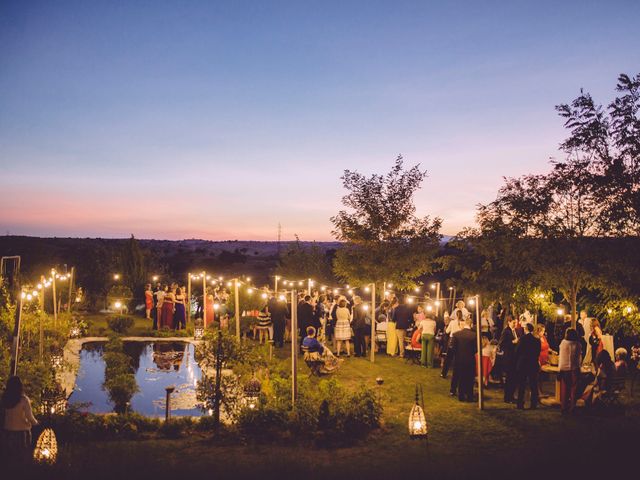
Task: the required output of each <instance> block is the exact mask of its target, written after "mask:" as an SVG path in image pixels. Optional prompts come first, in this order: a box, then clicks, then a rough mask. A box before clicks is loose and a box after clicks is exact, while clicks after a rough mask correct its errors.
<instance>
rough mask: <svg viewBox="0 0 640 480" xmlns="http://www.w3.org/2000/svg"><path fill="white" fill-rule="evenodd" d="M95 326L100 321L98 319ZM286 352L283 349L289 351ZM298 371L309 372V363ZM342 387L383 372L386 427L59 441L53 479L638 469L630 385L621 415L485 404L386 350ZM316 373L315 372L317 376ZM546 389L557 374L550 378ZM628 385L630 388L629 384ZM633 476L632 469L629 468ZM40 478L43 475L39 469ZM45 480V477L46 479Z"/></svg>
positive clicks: (635, 405) (638, 422) (348, 367)
mask: <svg viewBox="0 0 640 480" xmlns="http://www.w3.org/2000/svg"><path fill="white" fill-rule="evenodd" d="M92 328H93V327H92ZM287 353H288V350H286V349H285V350H283V351H279V352H278V355H279V356H282V358H284V357H286V355H287ZM299 372H300V375H307V373H308V370H307V367H306V365H304V363H303V362H300V366H299ZM336 375H337V377H338V379H339V380H340V382H341V383H342V384H344V385H347V386H348V385H351V386H357V385H359V384H361V383H367V384H369V385H375V379H376V377H378V376H381V377H382V378H383V379H384V385H383V386H382V396H383V402H384V420H383V421H384V425H383V427H382V428H381V429H380V430H378V431H376V432H375V433H373V434H372V435H371V436H370V437H369V438H368V439H367V440H366V441H362V442H360V443H358V444H356V445H355V446H352V447H349V448H339V449H331V450H325V449H315V448H310V447H309V446H308V445H276V444H264V443H262V444H253V443H251V442H249V443H247V444H245V445H237V444H228V443H227V444H225V442H224V441H219V440H217V441H212V440H211V438H209V437H207V436H204V435H203V436H190V437H188V438H181V439H177V440H168V439H167V440H161V439H156V440H143V441H121V442H117V441H112V442H102V443H98V442H95V443H87V444H70V445H65V446H63V447H62V450H61V456H60V463H59V465H58V467H56V470H55V471H50V472H47V473H48V474H49V475H52V477H51V478H86V479H89V478H91V479H94V478H109V479H118V478H122V479H125V478H158V479H160V478H172V477H175V478H199V479H208V478H212V479H214V478H215V479H218V478H234V479H238V478H282V479H286V478H292V479H294V478H295V479H300V480H306V479H309V478H323V479H325V478H328V479H336V478H351V479H359V478H390V479H398V480H400V479H403V478H414V477H416V478H466V477H469V478H472V477H475V478H512V479H513V478H518V479H521V478H536V479H540V478H554V477H556V476H557V475H559V474H560V473H562V472H571V473H572V476H571V478H596V477H599V478H608V477H610V476H612V475H613V474H615V473H622V472H628V475H630V474H631V471H630V470H629V468H634V469H635V470H636V471H637V470H640V461H638V460H637V457H635V456H634V454H636V451H637V450H638V439H639V438H640V402H639V400H638V398H634V399H630V398H629V393H628V392H627V394H626V396H625V398H624V403H625V406H626V408H625V410H624V412H623V413H620V414H618V415H615V416H607V417H603V416H594V415H587V414H585V413H584V412H583V413H578V414H576V416H574V417H570V418H564V417H562V416H561V415H560V412H559V410H557V409H553V408H549V407H541V408H539V409H538V410H535V411H528V410H526V411H519V410H516V409H515V406H513V405H507V404H504V403H503V402H502V390H489V391H488V392H487V395H486V399H487V401H486V409H485V410H484V411H482V412H480V411H478V409H477V404H474V403H460V402H458V400H457V399H452V398H451V397H449V395H448V386H449V384H448V381H446V380H443V379H441V378H440V377H439V370H436V369H425V368H423V367H420V366H417V365H410V364H407V363H405V361H404V360H402V359H399V358H389V357H387V356H386V355H379V356H378V357H377V358H376V362H375V363H374V364H371V363H370V362H369V361H368V360H365V359H361V358H353V357H352V358H350V359H347V360H346V361H345V362H344V363H343V366H342V368H341V369H340V370H339V371H338V372H337V373H336ZM314 381H315V379H314ZM416 383H421V384H422V385H423V388H424V395H425V407H426V414H427V419H428V423H429V439H428V442H424V441H416V440H410V439H409V438H408V435H407V418H408V414H409V410H410V408H411V405H412V403H413V398H414V388H415V384H416ZM545 390H546V391H548V392H549V393H551V392H552V390H553V383H552V382H551V381H549V382H547V383H546V384H545ZM627 390H628V389H627ZM631 476H632V478H633V476H635V474H633V475H631ZM40 478H43V477H40ZM44 478H46V476H45V477H44Z"/></svg>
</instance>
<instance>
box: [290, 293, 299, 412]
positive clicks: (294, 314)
mask: <svg viewBox="0 0 640 480" xmlns="http://www.w3.org/2000/svg"><path fill="white" fill-rule="evenodd" d="M297 300H298V294H297V293H296V290H295V289H292V290H291V404H292V405H293V406H294V408H295V405H296V398H297V397H298V345H297V343H298V342H297V337H298V305H297V303H298V301H297Z"/></svg>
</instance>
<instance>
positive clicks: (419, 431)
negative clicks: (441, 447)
mask: <svg viewBox="0 0 640 480" xmlns="http://www.w3.org/2000/svg"><path fill="white" fill-rule="evenodd" d="M423 407H424V397H423V396H422V387H421V386H420V389H418V385H416V400H415V404H414V405H413V407H412V408H411V413H409V437H411V438H427V419H426V417H425V415H424V408H423Z"/></svg>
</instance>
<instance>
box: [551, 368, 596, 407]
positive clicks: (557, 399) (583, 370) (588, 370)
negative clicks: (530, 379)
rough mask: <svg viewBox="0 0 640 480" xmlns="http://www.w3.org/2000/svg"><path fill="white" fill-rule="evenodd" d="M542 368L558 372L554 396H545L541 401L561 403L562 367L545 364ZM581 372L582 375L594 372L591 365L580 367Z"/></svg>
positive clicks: (552, 404)
mask: <svg viewBox="0 0 640 480" xmlns="http://www.w3.org/2000/svg"><path fill="white" fill-rule="evenodd" d="M540 370H542V371H543V372H546V373H555V374H556V391H555V396H554V398H543V399H541V400H540V403H542V404H543V405H548V406H556V405H560V368H559V367H558V366H557V365H549V364H547V365H543V366H542V367H541V368H540ZM580 373H581V374H582V375H588V374H589V373H592V371H591V366H590V365H582V367H580Z"/></svg>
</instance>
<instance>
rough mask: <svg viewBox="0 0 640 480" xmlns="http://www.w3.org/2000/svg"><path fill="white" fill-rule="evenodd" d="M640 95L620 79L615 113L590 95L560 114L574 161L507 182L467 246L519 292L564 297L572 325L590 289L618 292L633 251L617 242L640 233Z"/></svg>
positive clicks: (632, 83) (638, 82) (483, 210)
mask: <svg viewBox="0 0 640 480" xmlns="http://www.w3.org/2000/svg"><path fill="white" fill-rule="evenodd" d="M639 87H640V75H638V76H637V77H636V78H634V79H632V78H630V77H628V76H626V75H621V76H620V78H619V81H618V87H617V90H618V91H619V92H622V95H620V96H619V97H618V98H616V99H615V100H614V101H613V102H612V103H611V104H610V105H609V108H608V111H607V112H605V110H604V109H603V108H602V107H600V106H597V105H596V104H595V103H594V102H593V99H592V98H591V96H590V95H589V94H587V93H584V92H583V91H581V93H580V95H579V97H578V98H576V99H575V100H574V101H573V102H572V103H571V104H563V105H559V106H558V107H556V108H557V110H558V111H559V113H560V115H561V116H562V117H563V118H565V119H566V121H565V126H566V127H567V128H568V129H569V137H568V138H567V139H566V140H565V141H564V142H563V143H562V144H561V145H560V147H561V149H562V150H563V151H564V152H565V154H566V158H565V159H564V160H563V161H554V162H552V168H551V171H550V172H549V173H546V174H541V175H525V176H523V177H520V178H509V179H506V180H505V184H504V186H503V187H501V188H500V190H499V192H498V196H497V198H496V200H494V201H493V202H491V203H489V204H487V205H482V206H480V208H479V212H478V223H479V229H478V230H475V231H474V230H472V231H468V232H465V234H464V235H462V236H461V238H460V241H462V242H466V243H463V245H470V246H471V251H472V252H473V253H474V254H475V255H479V256H484V257H485V258H488V259H490V260H491V261H492V262H495V264H492V265H491V266H490V267H485V270H486V271H487V272H489V273H493V272H495V271H503V270H506V271H507V272H509V271H510V272H512V277H513V282H514V284H517V283H519V284H520V285H522V284H524V283H527V282H528V283H530V284H531V285H537V286H541V287H543V288H554V289H556V290H558V291H560V292H561V293H562V295H563V296H564V298H565V299H566V300H567V301H568V302H569V304H570V305H571V313H572V319H573V322H575V320H576V316H577V302H578V294H579V293H580V291H581V290H583V289H598V290H602V291H608V292H611V291H612V285H617V282H616V278H617V277H620V276H621V275H622V269H623V268H624V260H623V259H624V257H625V255H627V254H630V253H632V252H625V251H620V250H619V249H618V248H616V246H627V245H628V243H623V242H619V241H618V242H616V241H614V238H612V237H621V236H627V235H637V234H638V233H639V232H640V222H639V219H640V216H638V209H637V206H638V205H637V203H638V202H637V196H638V189H639V183H638V152H639V151H640V150H639V149H638V135H639V134H640V129H639V122H638V104H639V95H638V91H639ZM607 239H609V241H606V240H607ZM636 243H637V242H636ZM476 261H478V260H477V259H476ZM617 287H618V288H617V291H618V292H619V293H620V294H623V292H624V291H625V288H624V287H623V286H620V285H617ZM626 290H627V291H628V289H626Z"/></svg>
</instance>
